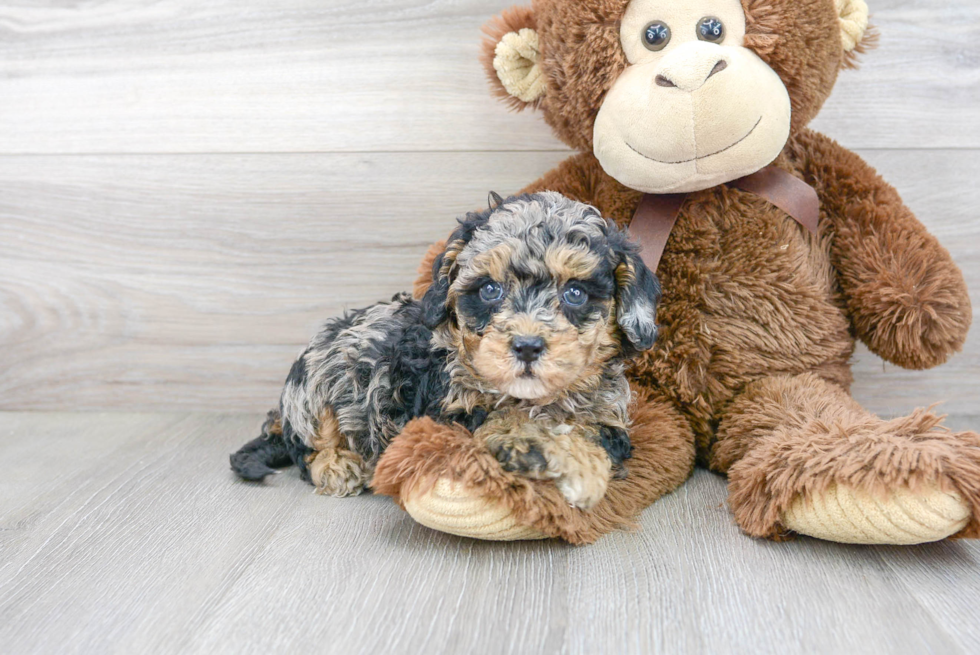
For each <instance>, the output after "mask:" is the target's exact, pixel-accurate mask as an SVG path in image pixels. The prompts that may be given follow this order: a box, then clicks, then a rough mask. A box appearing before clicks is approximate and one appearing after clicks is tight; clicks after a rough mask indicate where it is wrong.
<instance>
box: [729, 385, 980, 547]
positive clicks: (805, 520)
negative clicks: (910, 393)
mask: <svg viewBox="0 0 980 655" xmlns="http://www.w3.org/2000/svg"><path fill="white" fill-rule="evenodd" d="M940 423H941V418H940V417H937V416H935V415H934V414H932V413H930V412H928V411H925V410H917V411H915V412H913V413H912V414H911V415H909V416H905V417H902V418H897V419H893V420H889V421H885V420H882V419H880V418H878V417H877V416H874V415H873V414H871V413H869V412H868V411H866V410H865V409H863V408H862V407H861V406H860V405H859V404H858V403H857V402H856V401H855V400H854V399H853V398H851V397H850V396H849V395H848V394H847V393H846V392H845V391H844V390H843V389H841V388H840V387H838V386H836V385H834V384H831V383H829V382H826V381H824V380H822V379H821V378H819V377H817V376H816V375H813V374H810V373H806V374H802V375H797V376H779V377H772V378H765V379H762V380H758V381H756V382H754V383H752V384H750V385H749V386H748V387H747V388H746V389H745V391H744V392H743V393H742V394H740V395H739V396H738V397H737V398H736V399H735V400H734V401H733V402H732V403H731V405H730V406H729V407H728V409H727V411H726V412H725V415H724V416H723V417H722V421H721V424H720V425H719V428H718V434H717V441H716V442H715V444H714V445H713V447H712V450H711V467H712V468H713V469H714V470H716V471H719V472H722V473H727V474H728V479H729V505H730V506H731V508H732V511H733V512H734V514H735V520H736V521H737V522H738V524H739V526H740V527H741V528H742V529H743V530H744V531H745V532H746V533H748V534H749V535H752V536H755V537H769V538H779V537H780V536H782V535H784V534H786V533H788V532H789V531H792V532H797V533H801V534H807V535H810V536H813V537H818V538H821V539H827V540H830V541H838V542H843V543H865V544H916V543H924V542H928V541H937V540H939V539H944V538H946V537H949V536H952V535H957V534H959V535H960V536H976V535H977V532H978V530H977V528H978V523H977V516H978V514H980V437H978V435H977V434H975V433H973V432H960V433H953V432H949V431H947V430H945V429H944V428H942V427H941V425H940Z"/></svg>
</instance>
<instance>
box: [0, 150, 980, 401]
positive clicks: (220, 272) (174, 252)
mask: <svg viewBox="0 0 980 655" xmlns="http://www.w3.org/2000/svg"><path fill="white" fill-rule="evenodd" d="M862 154H864V155H865V156H866V157H867V158H868V159H869V161H870V162H871V163H872V164H873V165H875V166H877V167H879V168H880V169H881V172H882V173H883V174H884V175H885V177H886V178H887V179H889V180H890V181H891V182H893V183H894V184H895V185H896V186H897V187H898V188H899V189H900V190H901V191H902V193H903V195H904V197H905V199H906V201H907V202H908V203H909V204H910V205H911V207H912V208H913V209H914V210H916V211H917V212H918V213H919V216H920V218H921V219H922V220H923V222H924V223H925V224H926V225H927V226H928V227H929V228H930V229H931V230H932V231H933V232H934V233H935V234H936V235H937V236H938V237H939V238H940V239H941V240H942V241H943V243H945V244H946V246H947V247H949V248H950V250H951V251H952V253H953V256H954V257H955V258H956V260H957V261H958V263H959V264H960V266H961V267H963V269H964V271H965V273H966V276H967V278H968V282H969V284H970V286H971V288H972V289H973V290H974V292H977V291H978V290H980V239H978V237H980V223H978V222H977V221H976V218H975V202H974V192H973V188H974V186H975V184H976V180H977V179H980V151H965V150H959V151H943V150H934V151H914V152H907V151H867V152H863V153H862ZM563 157H564V154H563V153H559V152H545V153H382V154H369V153H368V154H331V155H221V156H219V155H208V156H203V155H202V156H184V155H181V156H170V155H159V156H148V155H141V156H135V155H134V156H36V157H35V156H15V157H0V280H2V283H0V309H2V311H0V408H6V409H28V408H30V409H47V410H53V409H108V408H114V409H131V410H137V409H138V410H165V409H168V408H169V409H178V408H179V409H188V410H192V409H198V410H217V411H232V410H241V411H256V410H261V409H263V408H265V407H266V406H267V405H270V404H271V403H272V402H274V400H275V399H276V398H277V397H278V393H279V388H280V385H281V384H282V381H283V380H284V378H285V374H286V372H287V371H288V369H289V365H290V363H291V361H292V358H293V357H294V356H295V355H296V354H297V353H298V351H299V350H300V349H301V348H302V347H303V345H304V344H305V343H306V342H307V340H308V339H309V338H310V336H311V335H312V334H313V333H314V331H315V330H316V327H317V325H318V324H319V323H320V322H322V321H323V320H325V319H326V318H328V317H330V316H333V315H335V314H337V313H339V312H340V311H342V310H343V308H345V307H357V306H360V305H363V304H368V303H371V302H374V301H377V300H381V299H383V298H386V297H389V296H390V295H391V294H392V293H394V292H396V291H399V290H402V289H407V288H409V287H410V285H411V281H412V279H413V278H414V275H415V269H416V267H417V265H418V262H419V260H420V258H421V255H422V253H423V252H424V250H425V248H426V246H427V245H428V244H429V243H430V242H432V241H433V240H435V239H437V238H440V237H442V236H444V235H445V234H446V233H448V232H449V231H450V229H451V228H452V226H453V225H454V224H455V222H454V217H456V216H457V215H459V214H460V213H462V212H463V211H465V210H467V209H470V208H477V207H480V206H481V205H483V204H484V203H485V202H486V197H487V191H488V190H489V189H495V190H497V191H500V192H501V193H508V192H512V191H514V190H516V189H518V188H520V187H521V186H522V185H524V184H526V183H528V182H529V181H530V180H533V179H535V178H536V177H538V176H539V175H540V174H541V173H543V172H544V171H546V170H547V169H549V168H550V167H552V166H554V165H555V164H556V163H557V162H558V161H560V160H561V159H562V158H563ZM923 171H926V172H927V173H928V174H927V175H923ZM974 306H975V307H978V308H980V296H976V295H974ZM856 371H857V382H856V385H855V394H856V395H857V397H858V398H859V399H860V400H861V401H862V402H865V403H867V404H868V406H869V407H871V408H872V409H873V410H875V411H879V412H883V413H885V414H889V415H895V414H898V413H902V412H905V411H908V410H909V409H910V408H911V407H913V406H916V405H928V404H931V403H932V402H934V401H937V400H944V399H945V400H948V401H949V403H948V404H947V405H946V406H945V409H946V410H947V411H950V412H952V413H961V414H962V413H966V414H972V413H975V411H976V392H975V390H974V389H975V385H976V383H977V381H978V377H977V376H978V371H980V334H978V332H977V331H974V333H973V335H971V337H970V339H969V341H968V343H967V346H966V349H965V352H964V353H962V354H960V355H958V356H957V357H955V358H954V359H953V360H952V361H951V362H950V363H949V364H947V365H946V366H943V367H940V368H938V369H935V370H933V371H926V372H916V373H912V372H908V371H903V370H901V369H898V368H896V367H894V366H891V365H883V364H882V362H881V360H879V359H878V358H877V357H875V356H873V355H871V354H869V353H868V352H867V351H866V350H860V351H859V354H858V357H857V365H856Z"/></svg>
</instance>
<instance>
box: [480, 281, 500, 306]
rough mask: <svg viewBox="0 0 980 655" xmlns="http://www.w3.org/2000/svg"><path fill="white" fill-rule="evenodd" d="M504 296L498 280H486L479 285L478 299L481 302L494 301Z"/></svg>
mask: <svg viewBox="0 0 980 655" xmlns="http://www.w3.org/2000/svg"><path fill="white" fill-rule="evenodd" d="M503 297H504V288H503V287H502V286H500V283H499V282H487V283H486V284H484V285H483V286H482V287H480V300H482V301H483V302H496V301H498V300H500V299H501V298H503Z"/></svg>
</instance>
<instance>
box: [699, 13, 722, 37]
mask: <svg viewBox="0 0 980 655" xmlns="http://www.w3.org/2000/svg"><path fill="white" fill-rule="evenodd" d="M698 38H699V39H701V40H702V41H710V42H711V43H718V42H720V41H721V40H722V39H724V38H725V25H724V24H723V23H722V22H721V21H720V20H718V19H717V18H715V17H713V16H705V17H704V18H702V19H701V20H699V21H698Z"/></svg>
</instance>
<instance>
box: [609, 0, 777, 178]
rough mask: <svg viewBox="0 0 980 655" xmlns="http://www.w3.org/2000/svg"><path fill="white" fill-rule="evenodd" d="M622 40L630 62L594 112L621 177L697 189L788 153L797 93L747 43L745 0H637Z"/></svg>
mask: <svg viewBox="0 0 980 655" xmlns="http://www.w3.org/2000/svg"><path fill="white" fill-rule="evenodd" d="M619 38H620V42H621V44H622V48H623V52H624V53H625V54H626V59H627V61H628V62H629V65H628V66H627V67H626V70H624V71H623V73H622V74H621V75H620V76H619V78H618V79H617V80H616V82H615V84H613V86H612V88H611V89H610V90H609V93H608V94H607V95H606V98H605V100H604V101H603V103H602V106H601V108H600V110H599V114H598V116H597V117H596V121H595V128H594V131H593V150H594V152H595V155H596V158H597V159H598V160H599V163H600V164H601V165H602V167H603V169H604V170H605V171H606V172H607V173H609V174H610V175H611V176H613V177H614V178H616V179H617V180H619V181H620V182H621V183H623V184H625V185H626V186H628V187H630V188H633V189H636V190H638V191H644V192H647V193H674V192H686V191H695V190H698V189H705V188H708V187H712V186H715V185H717V184H721V183H723V182H727V181H730V180H732V179H736V178H739V177H742V176H744V175H748V174H750V173H754V172H755V171H757V170H759V169H761V168H763V167H764V166H766V165H767V164H769V163H770V162H771V161H772V160H773V159H775V158H776V157H777V156H778V155H779V153H780V152H781V151H782V149H783V146H784V145H785V144H786V140H787V138H788V137H789V131H790V116H791V111H790V98H789V93H788V92H787V90H786V87H785V85H784V84H783V82H782V81H781V80H780V79H779V76H778V75H776V73H775V72H774V71H773V70H772V68H770V67H769V66H767V65H766V64H765V62H763V61H762V60H761V59H760V58H759V57H758V56H757V55H756V54H755V53H754V52H752V51H751V50H749V49H748V48H745V47H744V46H743V40H744V38H745V13H744V12H743V10H742V4H741V2H740V1H739V0H691V1H690V2H683V3H680V2H676V1H674V0H632V2H630V4H629V7H628V8H627V10H626V14H625V15H624V16H623V20H622V24H621V27H620V33H619Z"/></svg>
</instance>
